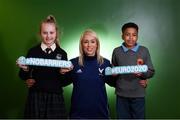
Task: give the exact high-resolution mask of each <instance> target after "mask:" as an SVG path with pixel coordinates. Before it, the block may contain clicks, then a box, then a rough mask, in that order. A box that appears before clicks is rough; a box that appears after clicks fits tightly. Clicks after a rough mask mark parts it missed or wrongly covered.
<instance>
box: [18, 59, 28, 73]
mask: <svg viewBox="0 0 180 120" xmlns="http://www.w3.org/2000/svg"><path fill="white" fill-rule="evenodd" d="M16 65H17V66H18V67H19V68H22V69H23V70H24V71H28V70H29V67H28V66H27V65H23V64H19V63H18V61H16Z"/></svg>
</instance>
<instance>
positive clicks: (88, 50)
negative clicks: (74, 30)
mask: <svg viewBox="0 0 180 120" xmlns="http://www.w3.org/2000/svg"><path fill="white" fill-rule="evenodd" d="M82 48H83V52H84V53H85V54H86V55H87V56H94V55H95V54H96V50H97V40H96V38H95V37H93V36H91V35H89V34H87V35H85V36H84V37H83V40H82Z"/></svg>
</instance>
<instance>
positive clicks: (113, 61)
mask: <svg viewBox="0 0 180 120" xmlns="http://www.w3.org/2000/svg"><path fill="white" fill-rule="evenodd" d="M111 62H112V66H117V62H116V54H115V49H114V50H113V53H112V59H111Z"/></svg>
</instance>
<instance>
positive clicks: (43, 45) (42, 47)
mask: <svg viewBox="0 0 180 120" xmlns="http://www.w3.org/2000/svg"><path fill="white" fill-rule="evenodd" d="M46 48H48V47H47V45H46V44H44V43H43V42H42V43H41V49H42V50H43V51H46ZM50 48H51V50H52V51H54V50H55V49H56V44H55V43H54V44H52V45H51V46H50Z"/></svg>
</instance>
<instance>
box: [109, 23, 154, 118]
mask: <svg viewBox="0 0 180 120" xmlns="http://www.w3.org/2000/svg"><path fill="white" fill-rule="evenodd" d="M122 39H123V40H124V43H122V45H121V46H120V47H117V48H115V49H114V51H113V55H112V64H113V65H114V66H128V65H137V64H138V65H142V64H145V65H147V66H148V71H147V72H146V73H134V74H122V75H118V76H117V81H116V95H117V104H116V108H117V115H118V118H119V119H125V118H136V119H138V118H139V119H143V118H145V88H146V84H147V81H146V79H148V78H151V77H152V76H153V75H154V68H153V64H152V62H151V58H150V54H149V51H148V49H147V48H146V47H144V46H141V45H139V44H138V43H137V40H138V26H137V25H136V24H135V23H126V24H124V25H123V27H122Z"/></svg>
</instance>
